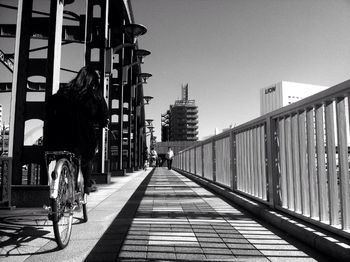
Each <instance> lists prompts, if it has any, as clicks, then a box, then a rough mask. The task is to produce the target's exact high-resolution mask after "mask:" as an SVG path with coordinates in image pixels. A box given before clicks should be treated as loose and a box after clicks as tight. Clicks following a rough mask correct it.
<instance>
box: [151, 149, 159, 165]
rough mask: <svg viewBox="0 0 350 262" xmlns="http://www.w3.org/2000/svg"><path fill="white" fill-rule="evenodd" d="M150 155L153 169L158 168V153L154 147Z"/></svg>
mask: <svg viewBox="0 0 350 262" xmlns="http://www.w3.org/2000/svg"><path fill="white" fill-rule="evenodd" d="M150 155H151V160H150V161H151V163H150V164H151V166H152V167H156V166H157V159H158V154H157V151H156V150H155V149H154V147H152V148H151V152H150Z"/></svg>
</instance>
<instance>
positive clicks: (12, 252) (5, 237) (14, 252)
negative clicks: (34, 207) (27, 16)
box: [0, 215, 58, 260]
mask: <svg viewBox="0 0 350 262" xmlns="http://www.w3.org/2000/svg"><path fill="white" fill-rule="evenodd" d="M45 227H52V225H50V224H49V222H48V220H47V219H44V218H43V217H42V216H39V217H38V216H35V215H34V216H33V215H16V216H13V215H11V216H6V217H1V218H0V260H1V257H12V256H28V255H33V254H44V253H50V252H54V251H57V250H58V247H57V246H56V245H55V247H54V248H52V249H49V250H47V249H46V250H45V251H40V248H39V250H38V241H37V240H38V239H41V241H42V243H43V245H46V244H47V243H48V242H50V241H54V238H53V235H52V231H51V230H49V228H47V229H46V228H45ZM50 234H51V235H50Z"/></svg>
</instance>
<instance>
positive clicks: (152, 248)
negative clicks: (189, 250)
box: [147, 245, 175, 253]
mask: <svg viewBox="0 0 350 262" xmlns="http://www.w3.org/2000/svg"><path fill="white" fill-rule="evenodd" d="M147 251H149V252H172V253H175V247H174V246H152V245H149V246H147Z"/></svg>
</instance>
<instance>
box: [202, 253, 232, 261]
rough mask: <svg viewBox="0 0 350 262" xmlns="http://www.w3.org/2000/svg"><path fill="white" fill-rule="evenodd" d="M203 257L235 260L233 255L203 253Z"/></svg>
mask: <svg viewBox="0 0 350 262" xmlns="http://www.w3.org/2000/svg"><path fill="white" fill-rule="evenodd" d="M205 257H206V258H207V259H212V260H215V261H227V260H229V261H230V260H231V261H237V259H236V258H235V256H234V255H222V254H215V255H213V254H205Z"/></svg>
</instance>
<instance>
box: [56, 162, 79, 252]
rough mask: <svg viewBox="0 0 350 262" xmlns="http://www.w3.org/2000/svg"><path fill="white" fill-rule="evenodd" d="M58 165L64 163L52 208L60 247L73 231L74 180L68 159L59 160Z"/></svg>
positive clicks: (66, 241)
mask: <svg viewBox="0 0 350 262" xmlns="http://www.w3.org/2000/svg"><path fill="white" fill-rule="evenodd" d="M57 165H62V166H61V168H57V170H60V173H61V174H60V178H59V179H60V180H59V185H58V195H57V198H56V199H51V208H52V212H53V220H52V223H53V229H54V233H55V239H56V242H57V245H58V247H59V248H60V249H63V248H65V247H66V246H67V244H68V242H69V239H70V235H71V233H72V221H73V211H72V199H73V196H72V194H73V192H74V187H73V183H72V182H73V181H71V176H70V170H69V165H68V161H67V160H63V161H59V162H58V163H57Z"/></svg>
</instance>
